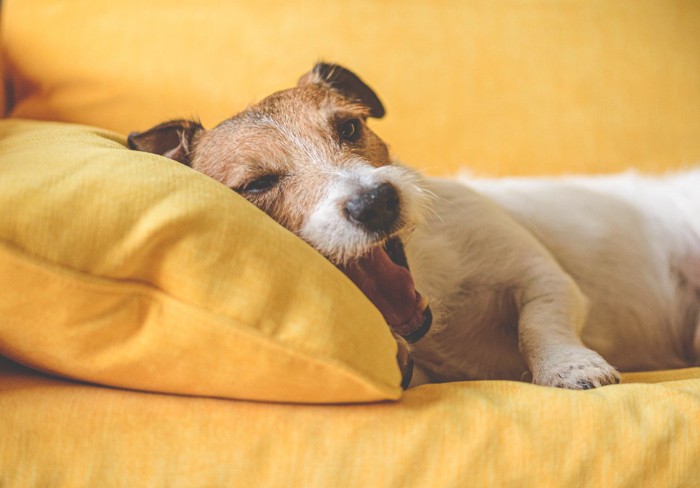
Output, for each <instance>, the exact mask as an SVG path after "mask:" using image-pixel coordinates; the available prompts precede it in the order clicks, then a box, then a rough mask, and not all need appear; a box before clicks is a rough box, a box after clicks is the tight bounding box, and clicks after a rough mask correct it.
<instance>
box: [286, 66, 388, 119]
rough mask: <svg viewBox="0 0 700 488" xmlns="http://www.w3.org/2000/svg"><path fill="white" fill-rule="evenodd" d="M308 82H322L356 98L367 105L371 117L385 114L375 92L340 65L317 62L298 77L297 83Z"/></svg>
mask: <svg viewBox="0 0 700 488" xmlns="http://www.w3.org/2000/svg"><path fill="white" fill-rule="evenodd" d="M310 83H324V84H326V85H328V86H330V87H331V88H333V89H335V90H338V91H339V92H340V93H342V94H343V95H344V96H346V97H347V98H350V99H351V100H357V101H358V102H360V103H362V104H363V105H366V106H367V107H369V109H370V115H371V116H372V117H376V118H382V117H384V114H386V111H385V110H384V105H382V102H381V101H380V100H379V97H378V96H377V94H376V93H374V91H373V90H372V89H371V88H370V87H369V86H367V85H366V84H365V82H364V81H362V80H361V79H360V77H359V76H357V75H356V74H355V73H353V72H352V71H350V70H349V69H347V68H343V67H342V66H340V65H337V64H329V63H317V64H316V66H314V67H313V69H312V70H311V71H309V72H308V73H306V74H305V75H304V76H302V77H301V78H299V83H298V85H299V86H302V85H308V84H310Z"/></svg>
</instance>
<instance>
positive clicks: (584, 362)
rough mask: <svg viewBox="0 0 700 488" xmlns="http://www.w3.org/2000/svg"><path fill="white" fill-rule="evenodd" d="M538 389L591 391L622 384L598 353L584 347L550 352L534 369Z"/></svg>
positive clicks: (613, 370) (534, 381)
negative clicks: (541, 386) (541, 387)
mask: <svg viewBox="0 0 700 488" xmlns="http://www.w3.org/2000/svg"><path fill="white" fill-rule="evenodd" d="M533 369H534V371H533V380H532V382H533V383H535V384H537V385H543V386H553V387H556V388H568V389H570V390H590V389H591V388H598V387H600V386H605V385H611V384H614V383H619V382H620V375H619V374H618V372H617V371H616V370H615V368H613V367H612V366H610V365H609V364H608V363H607V362H606V361H605V359H603V358H602V357H601V356H600V355H599V354H598V353H596V352H594V351H591V350H590V349H586V348H585V347H576V346H574V347H566V348H561V349H557V350H556V351H550V352H549V353H548V354H546V355H545V356H543V357H541V358H540V361H538V364H537V366H536V367H534V368H533Z"/></svg>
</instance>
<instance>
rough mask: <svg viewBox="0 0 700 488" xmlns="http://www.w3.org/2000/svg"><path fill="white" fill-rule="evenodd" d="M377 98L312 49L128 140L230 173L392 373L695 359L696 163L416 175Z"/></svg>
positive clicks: (489, 373)
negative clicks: (227, 112) (202, 117)
mask: <svg viewBox="0 0 700 488" xmlns="http://www.w3.org/2000/svg"><path fill="white" fill-rule="evenodd" d="M384 114H385V109H384V106H383V105H382V102H381V101H380V99H379V97H378V96H377V94H376V93H375V92H374V91H373V90H372V89H371V88H370V87H369V86H368V85H367V84H366V83H365V82H364V81H362V80H361V79H360V78H359V77H358V76H357V75H355V74H354V73H353V72H351V71H350V70H348V69H347V68H344V67H342V66H339V65H336V64H329V63H323V62H321V63H318V64H316V65H315V66H314V67H313V69H312V70H311V71H309V72H308V73H306V74H305V75H303V76H302V77H301V78H300V79H299V81H298V83H297V85H296V86H295V87H293V88H290V89H287V90H283V91H280V92H277V93H274V94H272V95H270V96H268V97H267V98H265V99H263V100H262V101H260V102H258V103H256V104H254V105H252V106H250V107H249V108H247V109H245V110H243V111H242V112H240V113H239V114H237V115H235V116H234V117H232V118H230V119H228V120H225V121H224V122H222V123H221V124H219V125H218V126H216V127H214V128H213V129H210V130H206V129H204V128H203V127H202V125H201V124H200V123H198V122H196V121H193V120H172V121H169V122H164V123H162V124H159V125H157V126H155V127H153V128H151V129H149V130H146V131H145V132H136V133H132V134H131V135H130V136H129V138H128V144H129V147H130V148H132V149H135V150H139V151H147V152H150V153H155V154H160V155H163V156H166V157H168V158H170V159H173V160H175V161H178V162H180V163H183V164H185V165H188V166H190V167H192V168H193V169H195V170H197V171H200V172H202V173H204V174H206V175H209V176H210V177H212V178H214V179H216V180H218V181H219V182H221V183H223V184H224V185H227V186H228V187H229V188H231V189H232V190H234V191H235V192H237V193H238V194H240V195H242V196H243V197H245V198H246V199H247V200H248V201H249V202H250V203H252V204H253V205H256V206H257V207H259V208H260V209H262V210H263V211H264V212H266V213H267V214H268V215H269V216H270V217H272V218H273V219H275V220H276V221H277V222H279V223H280V224H281V225H283V226H285V227H286V228H287V229H289V230H291V231H292V232H294V233H295V234H297V235H298V236H299V237H301V238H302V239H304V240H305V241H306V242H308V243H309V244H310V245H311V246H313V247H314V248H315V249H316V250H318V251H319V252H320V253H321V254H323V255H324V256H325V257H326V258H327V259H329V260H330V261H331V262H333V263H334V264H335V265H336V266H337V267H338V268H339V269H341V270H342V271H343V272H344V273H345V274H346V275H347V276H348V277H349V278H350V279H351V280H352V281H353V282H354V283H355V284H356V285H357V286H358V287H359V288H360V289H361V290H362V291H363V292H364V293H365V295H366V296H367V297H368V298H369V299H370V300H371V301H372V303H373V304H374V305H375V306H376V307H377V308H378V309H379V311H380V312H381V313H382V315H383V317H384V319H385V320H386V322H387V324H388V326H389V327H390V329H391V330H392V332H393V333H394V335H395V337H396V338H397V341H398V343H399V356H398V357H399V363H400V366H401V367H402V371H403V372H404V386H416V385H419V384H423V383H427V382H445V381H459V380H475V379H503V380H518V381H531V382H533V383H535V384H537V385H545V386H551V387H560V388H568V389H574V390H576V389H578V390H581V389H590V388H596V387H602V386H605V385H610V384H614V383H618V382H619V381H620V375H619V373H618V371H637V370H654V369H662V368H680V367H687V366H692V365H697V364H698V363H699V361H700V328H699V327H698V319H699V317H700V316H699V312H700V299H699V292H700V191H698V188H700V171H697V170H688V171H686V172H683V173H677V174H672V175H666V176H658V177H650V176H643V175H639V174H636V173H633V172H628V173H625V174H620V175H613V176H591V177H567V178H539V179H536V178H535V179H527V178H521V179H517V178H514V179H493V180H489V179H472V178H469V177H465V176H462V177H457V178H452V179H440V178H427V177H422V176H421V175H419V174H418V173H417V172H415V171H413V170H411V169H408V168H407V167H404V166H402V165H401V164H400V163H399V162H397V161H396V160H395V159H394V158H393V157H392V156H391V155H390V153H389V150H388V149H387V146H386V144H385V143H384V142H383V141H382V140H381V139H380V138H379V137H378V136H377V135H376V134H375V133H374V132H372V130H371V129H370V128H369V126H368V120H369V119H370V118H380V117H383V116H384ZM427 297H430V303H429V302H428V299H427Z"/></svg>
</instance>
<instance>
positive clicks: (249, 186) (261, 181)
mask: <svg viewBox="0 0 700 488" xmlns="http://www.w3.org/2000/svg"><path fill="white" fill-rule="evenodd" d="M280 179H281V176H280V175H265V176H261V177H260V178H256V179H254V180H252V181H249V182H248V183H246V184H244V185H243V186H242V187H239V188H234V190H235V191H236V192H238V193H264V192H266V191H269V190H271V189H272V188H274V187H275V186H277V184H278V183H279V182H280Z"/></svg>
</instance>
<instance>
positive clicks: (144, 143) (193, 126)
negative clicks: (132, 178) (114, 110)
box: [128, 120, 204, 166]
mask: <svg viewBox="0 0 700 488" xmlns="http://www.w3.org/2000/svg"><path fill="white" fill-rule="evenodd" d="M203 130H204V127H202V125H201V124H199V123H198V122H194V121H192V120H171V121H169V122H164V123H162V124H159V125H156V126H155V127H153V128H151V129H148V130H147V131H146V132H132V133H131V134H129V139H128V142H129V147H130V148H131V149H136V150H137V151H144V152H149V153H154V154H160V155H161V156H165V157H166V158H170V159H174V160H175V161H178V162H180V163H182V164H184V165H187V166H190V165H191V163H192V161H191V160H190V156H191V153H192V149H193V147H194V141H195V139H196V138H197V136H198V135H199V133H200V132H202V131H203Z"/></svg>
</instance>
